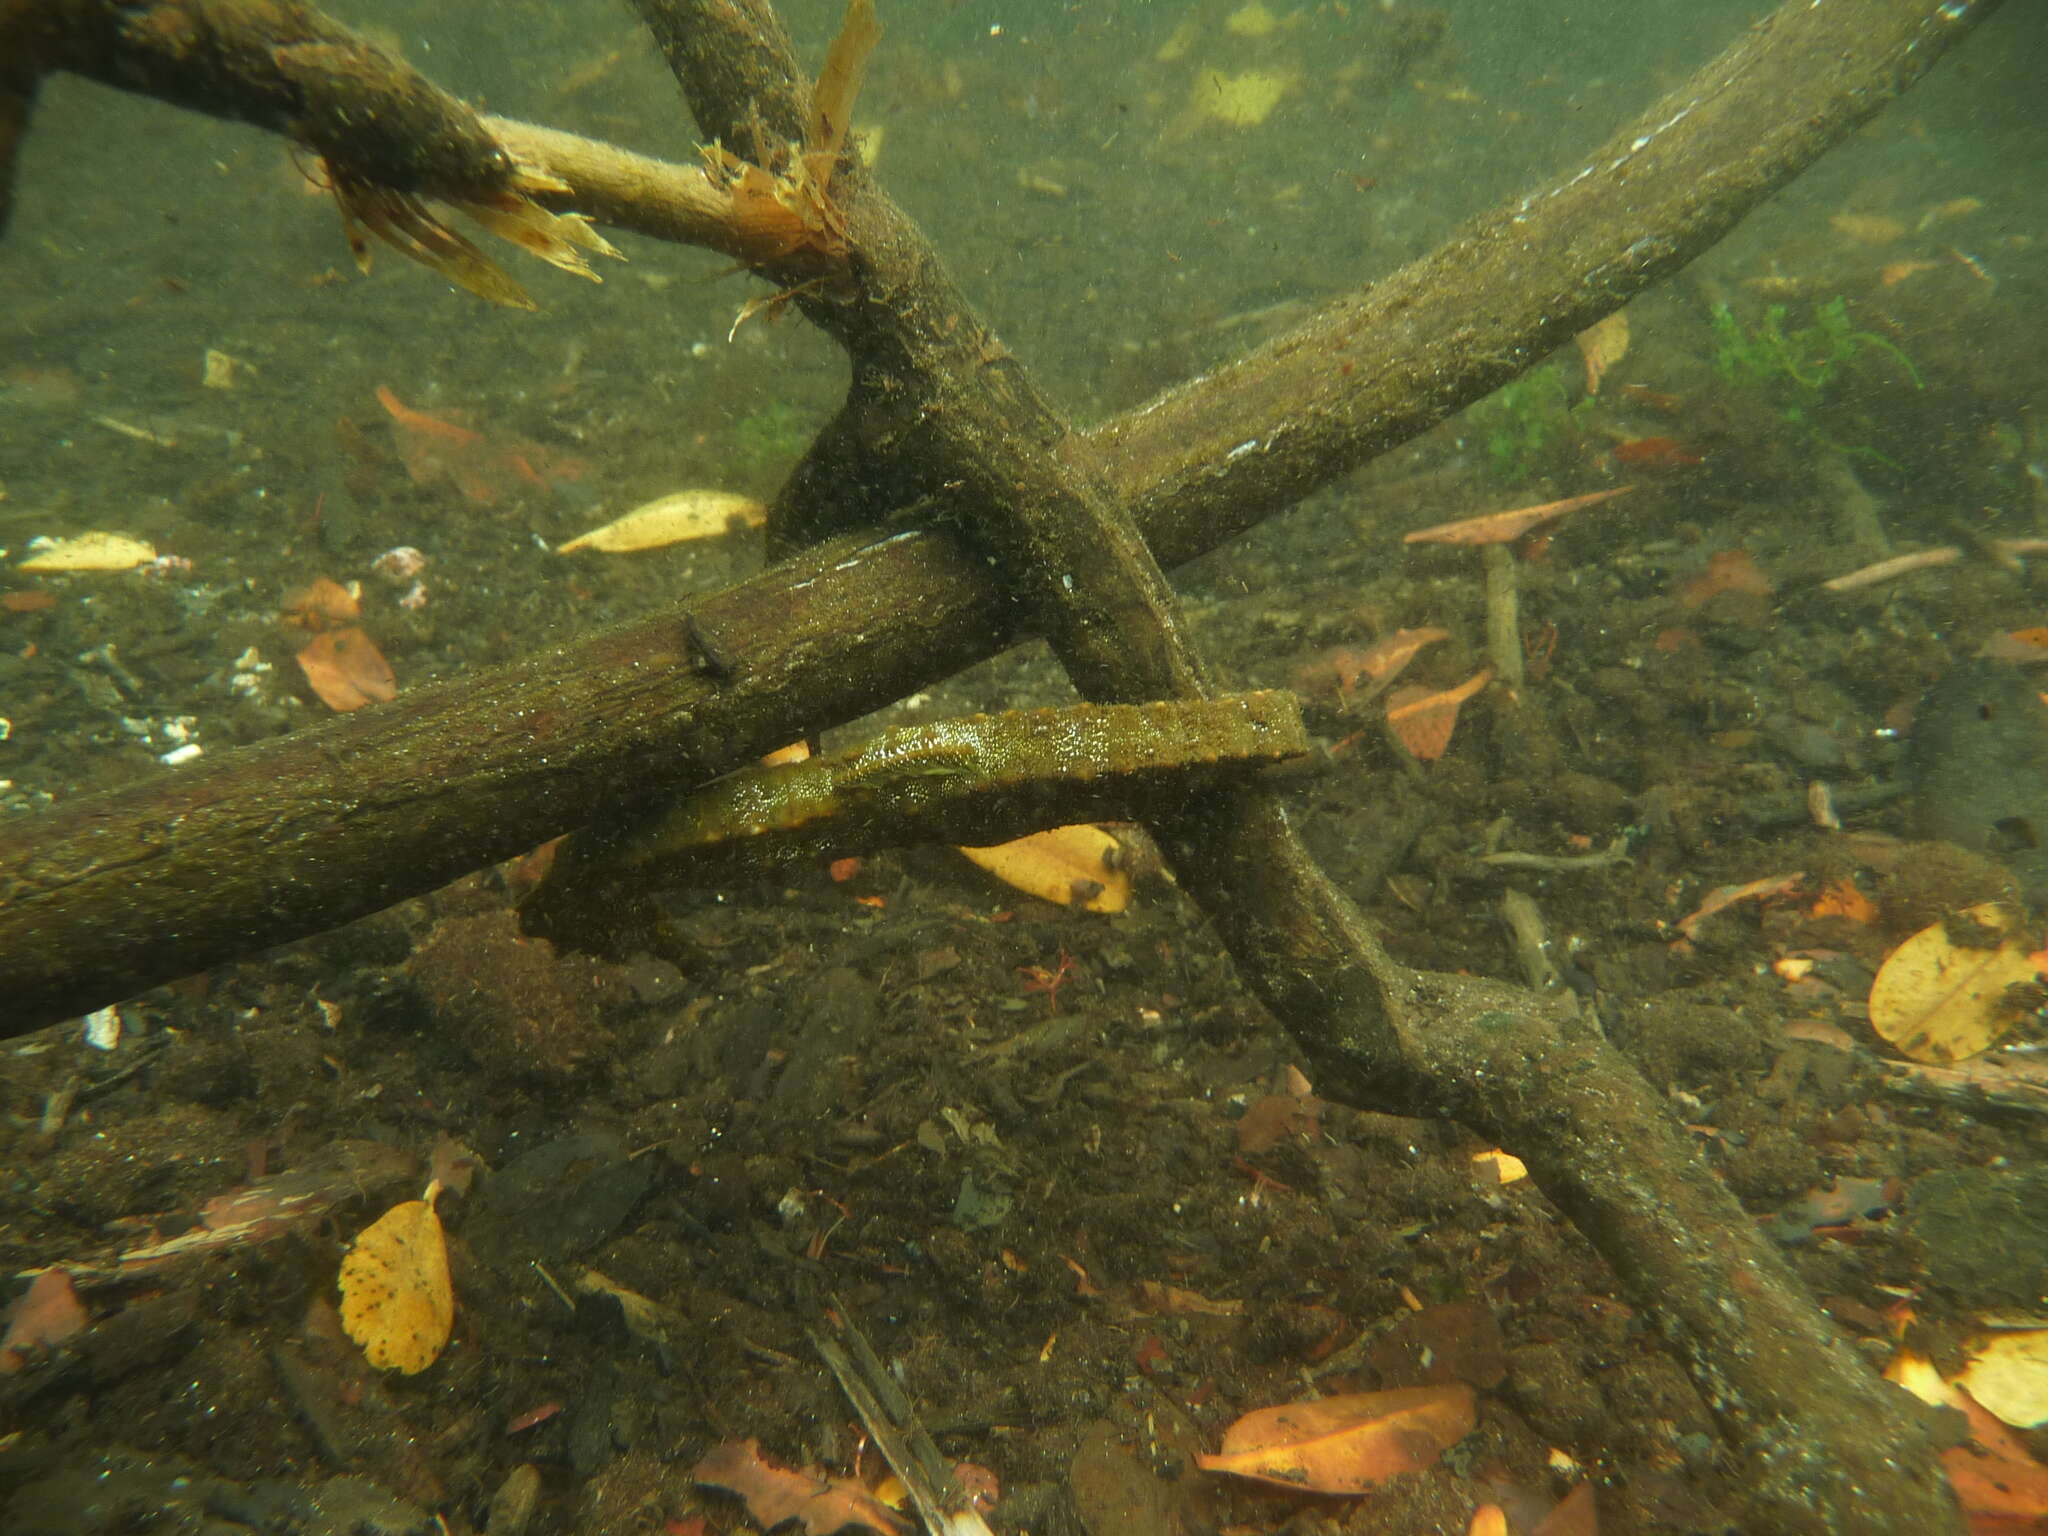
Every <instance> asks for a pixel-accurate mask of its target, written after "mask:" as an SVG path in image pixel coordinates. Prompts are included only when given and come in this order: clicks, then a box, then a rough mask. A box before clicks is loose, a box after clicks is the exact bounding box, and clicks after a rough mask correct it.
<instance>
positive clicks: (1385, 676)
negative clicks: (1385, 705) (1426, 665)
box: [1295, 628, 1451, 699]
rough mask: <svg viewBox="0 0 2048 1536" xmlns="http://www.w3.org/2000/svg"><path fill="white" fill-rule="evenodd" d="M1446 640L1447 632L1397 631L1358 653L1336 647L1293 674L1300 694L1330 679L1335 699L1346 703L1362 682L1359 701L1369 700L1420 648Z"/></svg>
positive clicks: (1442, 630) (1314, 688) (1343, 647)
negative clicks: (1336, 697)
mask: <svg viewBox="0 0 2048 1536" xmlns="http://www.w3.org/2000/svg"><path fill="white" fill-rule="evenodd" d="M1450 637H1451V632H1450V631H1449V630H1448V629H1436V628H1428V629H1397V630H1395V631H1394V632H1393V633H1392V634H1391V635H1387V636H1385V637H1384V638H1383V639H1380V640H1376V641H1374V642H1373V643H1372V644H1371V645H1369V646H1367V647H1366V648H1365V649H1364V650H1362V651H1361V650H1357V649H1355V648H1354V647H1351V646H1338V647H1336V648H1335V649H1333V650H1328V651H1324V652H1323V653H1322V654H1321V655H1320V656H1317V657H1316V658H1314V659H1313V660H1311V661H1309V662H1308V663H1307V664H1306V665H1304V666H1303V667H1302V668H1301V670H1300V671H1299V672H1298V673H1296V674H1295V682H1296V685H1297V686H1298V687H1299V688H1301V689H1302V690H1303V691H1305V692H1313V691H1315V690H1316V688H1317V687H1318V685H1321V684H1326V683H1327V682H1328V681H1329V680H1330V679H1332V678H1334V679H1335V680H1336V683H1337V694H1338V697H1339V698H1341V699H1349V698H1350V696H1351V693H1352V690H1353V689H1355V688H1357V687H1358V685H1359V683H1360V682H1361V681H1363V682H1364V683H1365V684H1366V688H1365V693H1364V695H1363V697H1364V698H1367V699H1370V698H1371V697H1372V696H1373V695H1374V694H1376V693H1378V692H1379V691H1380V690H1381V689H1382V688H1384V687H1386V686H1387V684H1389V683H1391V682H1392V681H1393V680H1394V679H1395V678H1396V677H1398V676H1399V675H1400V673H1401V669H1402V668H1404V667H1406V666H1407V665H1408V663H1409V662H1411V661H1413V660H1414V659H1415V658H1416V656H1417V655H1418V654H1419V653H1420V652H1421V650H1422V648H1423V647H1424V646H1426V645H1434V644H1435V643H1436V642H1437V641H1439V640H1448V639H1450Z"/></svg>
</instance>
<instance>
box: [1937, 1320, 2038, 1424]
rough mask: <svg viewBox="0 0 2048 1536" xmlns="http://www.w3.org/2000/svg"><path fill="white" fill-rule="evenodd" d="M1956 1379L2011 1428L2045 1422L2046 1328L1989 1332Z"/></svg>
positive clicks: (1971, 1353) (1972, 1352) (1973, 1351)
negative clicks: (1990, 1333) (1988, 1335)
mask: <svg viewBox="0 0 2048 1536" xmlns="http://www.w3.org/2000/svg"><path fill="white" fill-rule="evenodd" d="M1956 1380H1957V1381H1958V1382H1959V1383H1961V1385H1962V1386H1963V1387H1964V1388H1965V1389H1967V1390H1968V1392H1969V1394H1970V1396H1972V1397H1974V1398H1975V1399H1976V1400H1977V1401H1978V1402H1980V1403H1982V1404H1983V1405H1984V1406H1985V1408H1986V1409H1988V1410H1989V1411H1990V1412H1992V1413H1995V1414H1997V1415H1998V1417H1999V1418H2000V1419H2002V1420H2003V1421H2004V1422H2005V1423H2007V1424H2010V1425H2012V1426H2013V1427H2014V1428H2015V1429H2036V1428H2038V1427H2040V1426H2041V1425H2043V1424H2048V1328H2021V1329H2015V1330H2013V1331H2011V1332H2007V1333H1994V1334H1992V1335H1991V1336H1990V1337H1989V1338H1988V1339H1986V1340H1985V1341H1984V1342H1983V1343H1982V1344H1980V1345H1978V1346H1977V1347H1976V1348H1975V1349H1974V1350H1972V1351H1971V1352H1970V1359H1969V1363H1968V1364H1966V1365H1965V1366H1964V1367H1963V1373H1962V1375H1960V1376H1958V1377H1957V1378H1956Z"/></svg>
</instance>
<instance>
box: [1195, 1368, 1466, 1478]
mask: <svg viewBox="0 0 2048 1536" xmlns="http://www.w3.org/2000/svg"><path fill="white" fill-rule="evenodd" d="M1474 1404H1475V1396H1474V1393H1473V1391H1472V1389H1471V1388H1470V1387H1468V1386H1466V1385H1464V1384H1463V1383H1456V1384H1450V1385H1445V1386H1437V1387H1403V1388H1401V1389H1399V1390H1398V1391H1393V1392H1347V1393H1342V1394H1340V1395H1338V1396H1335V1397H1325V1398H1320V1399H1318V1400H1316V1401H1314V1402H1307V1403H1290V1404H1288V1405H1287V1406H1286V1407H1284V1408H1261V1409H1259V1410H1258V1411H1257V1412H1255V1413H1248V1414H1246V1415H1245V1416H1244V1417H1243V1418H1241V1419H1239V1420H1238V1421H1237V1422H1236V1423H1235V1424H1233V1425H1231V1426H1230V1428H1229V1429H1227V1430H1225V1431H1224V1433H1223V1453H1222V1454H1221V1455H1219V1456H1197V1457H1196V1458H1195V1461H1196V1463H1197V1464H1198V1465H1199V1466H1201V1468H1202V1469H1203V1470H1204V1471H1207V1472H1228V1473H1230V1474H1231V1475H1233V1476H1235V1477H1248V1478H1252V1479H1254V1480H1256V1481H1258V1482H1262V1483H1273V1484H1276V1485H1278V1486H1279V1487H1282V1488H1294V1489H1298V1490H1306V1491H1309V1492H1313V1493H1365V1492H1367V1491H1369V1490H1370V1489H1371V1487H1372V1485H1373V1484H1374V1483H1377V1482H1382V1481H1384V1480H1385V1479H1387V1478H1389V1477H1394V1476H1396V1475H1398V1474H1400V1473H1403V1472H1419V1471H1421V1470H1422V1469H1423V1468H1425V1467H1428V1466H1431V1465H1433V1464H1434V1463H1435V1461H1436V1459H1437V1457H1439V1456H1441V1455H1442V1454H1443V1453H1444V1451H1446V1450H1447V1449H1449V1448H1450V1447H1451V1446H1453V1445H1456V1444H1457V1443H1458V1442H1459V1441H1460V1440H1462V1439H1464V1438H1465V1436H1466V1435H1467V1434H1468V1433H1470V1432H1471V1429H1472V1424H1473V1420H1474Z"/></svg>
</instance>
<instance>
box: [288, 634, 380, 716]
mask: <svg viewBox="0 0 2048 1536" xmlns="http://www.w3.org/2000/svg"><path fill="white" fill-rule="evenodd" d="M298 660H299V670H300V671H301V672H303V673H305V674H306V681H307V682H309V683H311V684H312V685H313V691H314V692H315V693H317V694H318V695H320V702H321V703H323V704H325V705H326V706H327V707H328V708H329V709H331V710H334V711H335V712H336V713H337V714H347V713H348V712H349V711H350V710H352V709H361V708H362V707H363V706H364V705H365V704H368V703H371V702H373V701H376V702H382V701H383V700H386V699H395V698H397V697H398V680H397V678H396V677H394V676H393V675H392V672H391V663H390V662H388V661H386V660H385V659H384V653H383V652H382V651H380V650H378V649H377V643H376V642H375V641H374V640H372V639H371V638H370V637H369V636H368V635H366V634H364V633H363V632H362V631H361V630H360V629H357V628H354V627H353V626H351V627H350V628H348V629H330V630H328V631H327V633H325V634H324V635H315V636H314V637H313V640H312V643H311V644H309V645H308V646H307V647H306V648H305V649H304V650H303V651H301V652H299V658H298Z"/></svg>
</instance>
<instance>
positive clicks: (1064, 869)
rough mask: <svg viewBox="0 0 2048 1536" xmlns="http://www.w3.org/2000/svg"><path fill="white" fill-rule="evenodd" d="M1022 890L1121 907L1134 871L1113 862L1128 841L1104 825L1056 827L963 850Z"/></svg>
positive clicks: (1101, 907) (1094, 908)
mask: <svg viewBox="0 0 2048 1536" xmlns="http://www.w3.org/2000/svg"><path fill="white" fill-rule="evenodd" d="M960 851H961V852H962V853H964V854H966V855H967V857H968V858H970V859H972V860H973V861H974V862H975V863H976V864H979V865H980V866H981V867H982V868H983V869H985V870H987V871H988V872H989V873H990V874H992V875H994V876H995V877H996V878H997V879H998V880H1002V881H1005V882H1007V883H1008V884H1010V885H1014V886H1015V887H1017V889H1018V890H1020V891H1024V892H1027V893H1029V894H1030V895H1033V896H1037V897H1040V898H1041V899H1043V900H1045V901H1050V902H1052V903H1054V904H1055V905H1057V906H1062V907H1064V906H1069V905H1072V906H1079V907H1081V908H1082V909H1084V910H1085V911H1089V912H1121V911H1123V909H1124V908H1125V907H1127V906H1129V905H1130V904H1131V873H1130V871H1129V870H1127V869H1123V868H1120V867H1119V868H1111V867H1110V866H1111V865H1112V864H1117V863H1119V862H1120V857H1121V855H1122V853H1123V845H1122V844H1121V843H1119V842H1118V841H1117V840H1116V839H1115V838H1113V837H1111V836H1110V835H1109V834H1108V833H1107V832H1105V831H1103V830H1102V828H1100V827H1091V826H1076V827H1054V828H1053V829H1052V830H1051V831H1049V832H1034V833H1032V834H1031V835H1030V836H1029V837H1020V838H1017V839H1015V840H1014V841H1012V842H1007V843H997V844H996V845H995V846H994V847H992V848H962V849H961V850H960Z"/></svg>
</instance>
